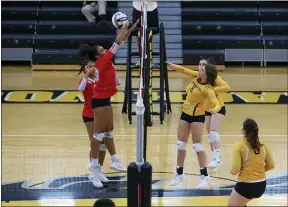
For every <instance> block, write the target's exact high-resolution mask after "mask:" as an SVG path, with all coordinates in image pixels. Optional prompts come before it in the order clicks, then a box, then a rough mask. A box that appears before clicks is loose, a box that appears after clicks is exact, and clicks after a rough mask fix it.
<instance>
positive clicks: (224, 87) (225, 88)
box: [214, 75, 231, 93]
mask: <svg viewBox="0 0 288 207" xmlns="http://www.w3.org/2000/svg"><path fill="white" fill-rule="evenodd" d="M215 85H216V87H214V91H215V93H227V92H229V91H230V90H231V88H230V86H229V85H228V83H227V82H226V81H224V80H223V78H221V77H220V76H219V75H218V76H217V78H216V81H215Z"/></svg>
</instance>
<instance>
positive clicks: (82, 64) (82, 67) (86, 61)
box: [77, 60, 91, 76]
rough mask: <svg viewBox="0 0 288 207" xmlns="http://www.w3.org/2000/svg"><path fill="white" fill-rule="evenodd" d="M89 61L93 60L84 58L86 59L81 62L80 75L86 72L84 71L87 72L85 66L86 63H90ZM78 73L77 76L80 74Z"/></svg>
mask: <svg viewBox="0 0 288 207" xmlns="http://www.w3.org/2000/svg"><path fill="white" fill-rule="evenodd" d="M89 62H91V60H84V61H83V62H82V63H81V64H80V70H79V73H78V75H80V73H81V72H84V73H85V67H86V65H88V63H89ZM78 75H77V76H78Z"/></svg>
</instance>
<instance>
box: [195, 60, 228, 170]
mask: <svg viewBox="0 0 288 207" xmlns="http://www.w3.org/2000/svg"><path fill="white" fill-rule="evenodd" d="M206 64H213V65H215V62H214V60H213V59H212V58H208V59H202V60H200V62H199V66H198V70H199V71H200V69H201V67H203V66H204V65H206ZM192 76H194V77H197V76H198V72H194V73H193V75H192ZM230 90H231V88H230V86H229V84H228V83H227V82H226V81H224V80H223V79H222V78H221V77H220V76H219V75H217V78H216V81H215V86H214V92H215V94H216V97H217V100H218V102H219V104H220V105H221V110H220V111H219V112H217V113H214V114H211V113H210V112H209V109H210V108H211V107H212V106H211V102H210V100H209V99H205V101H204V108H205V125H206V129H207V132H208V141H209V144H210V149H211V151H212V152H213V158H212V161H211V162H210V163H209V164H208V165H207V167H208V168H216V167H218V166H219V165H221V164H222V162H221V153H220V152H221V151H220V135H219V129H220V126H221V123H222V121H223V119H224V117H225V115H226V108H225V104H224V101H223V98H222V96H221V93H227V92H229V91H230Z"/></svg>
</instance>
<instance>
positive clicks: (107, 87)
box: [93, 43, 119, 99]
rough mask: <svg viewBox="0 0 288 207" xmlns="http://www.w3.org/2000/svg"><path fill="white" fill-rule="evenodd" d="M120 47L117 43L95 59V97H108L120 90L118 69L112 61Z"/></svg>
mask: <svg viewBox="0 0 288 207" xmlns="http://www.w3.org/2000/svg"><path fill="white" fill-rule="evenodd" d="M118 49H119V45H117V44H116V43H114V44H113V46H112V47H111V48H110V49H109V50H107V51H106V52H105V54H104V55H103V56H101V57H100V58H99V59H97V60H96V61H95V67H96V81H95V85H94V94H93V98H96V99H106V98H110V97H111V96H113V95H115V94H116V93H117V92H118V89H117V88H116V81H115V78H116V71H115V67H114V66H113V63H112V58H113V57H114V56H115V53H116V52H117V50H118Z"/></svg>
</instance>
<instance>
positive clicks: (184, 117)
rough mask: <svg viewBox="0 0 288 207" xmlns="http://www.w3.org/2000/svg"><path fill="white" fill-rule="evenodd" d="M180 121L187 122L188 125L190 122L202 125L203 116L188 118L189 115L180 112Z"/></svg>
mask: <svg viewBox="0 0 288 207" xmlns="http://www.w3.org/2000/svg"><path fill="white" fill-rule="evenodd" d="M180 119H181V120H184V121H187V122H189V123H190V124H191V123H192V122H202V123H204V122H205V116H204V115H201V116H190V115H189V114H186V113H184V112H182V114H181V118H180Z"/></svg>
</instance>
